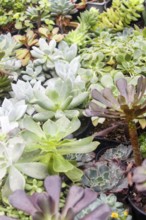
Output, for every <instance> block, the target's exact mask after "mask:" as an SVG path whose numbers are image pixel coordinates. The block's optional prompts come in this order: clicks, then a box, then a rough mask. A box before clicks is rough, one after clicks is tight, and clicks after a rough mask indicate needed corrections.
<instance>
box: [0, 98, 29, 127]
mask: <svg viewBox="0 0 146 220" xmlns="http://www.w3.org/2000/svg"><path fill="white" fill-rule="evenodd" d="M26 109H27V105H26V104H25V101H24V100H21V101H17V100H13V99H4V101H3V102H2V105H1V107H0V117H8V120H9V122H10V123H15V124H17V123H18V121H19V120H20V119H21V118H22V117H23V116H24V114H25V112H26Z"/></svg>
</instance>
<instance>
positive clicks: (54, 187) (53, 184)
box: [44, 176, 61, 213]
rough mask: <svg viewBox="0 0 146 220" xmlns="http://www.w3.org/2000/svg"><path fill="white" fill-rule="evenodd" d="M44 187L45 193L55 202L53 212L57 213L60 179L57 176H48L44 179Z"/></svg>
mask: <svg viewBox="0 0 146 220" xmlns="http://www.w3.org/2000/svg"><path fill="white" fill-rule="evenodd" d="M44 185H45V189H46V191H47V193H48V194H49V196H50V197H51V198H52V199H53V201H54V202H55V208H54V212H55V213H57V212H58V210H59V198H60V190H61V179H60V177H59V176H49V177H47V178H46V179H45V182H44Z"/></svg>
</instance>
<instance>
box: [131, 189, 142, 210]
mask: <svg viewBox="0 0 146 220" xmlns="http://www.w3.org/2000/svg"><path fill="white" fill-rule="evenodd" d="M130 198H131V200H132V202H133V203H134V205H135V206H136V207H137V208H139V209H140V210H141V211H143V212H145V213H146V194H144V193H138V192H136V191H134V192H133V191H132V192H131V193H130Z"/></svg>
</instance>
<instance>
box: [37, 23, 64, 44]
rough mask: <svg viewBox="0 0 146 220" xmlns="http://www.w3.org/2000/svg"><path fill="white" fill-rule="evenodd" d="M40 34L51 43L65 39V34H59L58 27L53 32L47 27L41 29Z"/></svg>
mask: <svg viewBox="0 0 146 220" xmlns="http://www.w3.org/2000/svg"><path fill="white" fill-rule="evenodd" d="M38 32H39V34H40V35H41V36H43V37H45V38H46V39H48V40H49V41H50V40H55V41H56V42H60V41H62V40H63V38H64V35H63V34H59V28H58V27H55V28H53V30H51V31H50V30H49V29H48V28H47V27H40V28H39V29H38Z"/></svg>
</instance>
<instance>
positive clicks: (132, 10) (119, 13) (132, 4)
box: [97, 0, 144, 31]
mask: <svg viewBox="0 0 146 220" xmlns="http://www.w3.org/2000/svg"><path fill="white" fill-rule="evenodd" d="M143 3H144V0H128V1H127V0H113V2H112V7H111V8H109V9H107V10H106V12H103V13H101V14H100V15H99V17H98V24H97V25H98V26H99V27H102V28H111V29H113V30H114V31H121V30H123V29H124V27H126V26H128V25H129V24H130V23H131V22H132V21H137V20H138V18H140V16H141V15H140V13H141V12H142V11H143V10H144V6H143Z"/></svg>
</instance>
